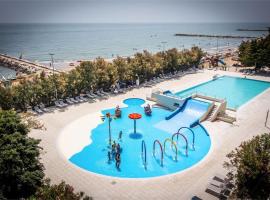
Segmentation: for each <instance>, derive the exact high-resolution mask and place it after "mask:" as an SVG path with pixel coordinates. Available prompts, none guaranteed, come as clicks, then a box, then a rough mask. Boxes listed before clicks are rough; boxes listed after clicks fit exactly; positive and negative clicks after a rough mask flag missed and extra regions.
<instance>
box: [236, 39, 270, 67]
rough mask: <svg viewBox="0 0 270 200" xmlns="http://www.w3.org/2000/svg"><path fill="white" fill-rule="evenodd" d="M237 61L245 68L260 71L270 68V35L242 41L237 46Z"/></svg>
mask: <svg viewBox="0 0 270 200" xmlns="http://www.w3.org/2000/svg"><path fill="white" fill-rule="evenodd" d="M238 50H239V59H240V61H241V62H242V64H243V65H245V66H247V67H252V66H255V67H256V69H260V68H261V67H264V66H270V56H269V55H270V35H267V36H266V37H264V38H256V39H253V40H248V41H243V42H242V43H241V45H240V46H239V49H238Z"/></svg>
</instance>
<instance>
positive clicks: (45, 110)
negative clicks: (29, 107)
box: [39, 103, 51, 112]
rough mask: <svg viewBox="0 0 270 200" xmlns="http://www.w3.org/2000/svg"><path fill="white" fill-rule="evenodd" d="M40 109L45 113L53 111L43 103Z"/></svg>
mask: <svg viewBox="0 0 270 200" xmlns="http://www.w3.org/2000/svg"><path fill="white" fill-rule="evenodd" d="M39 107H40V109H41V110H42V111H43V112H51V110H50V109H48V108H46V107H45V105H44V104H43V103H41V104H39Z"/></svg>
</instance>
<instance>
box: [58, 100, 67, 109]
mask: <svg viewBox="0 0 270 200" xmlns="http://www.w3.org/2000/svg"><path fill="white" fill-rule="evenodd" d="M58 102H59V104H60V105H62V106H63V107H66V106H68V104H66V103H64V101H63V100H59V101H58Z"/></svg>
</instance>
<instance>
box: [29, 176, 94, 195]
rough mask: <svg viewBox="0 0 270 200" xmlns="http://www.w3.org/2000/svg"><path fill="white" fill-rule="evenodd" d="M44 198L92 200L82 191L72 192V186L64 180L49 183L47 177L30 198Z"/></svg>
mask: <svg viewBox="0 0 270 200" xmlns="http://www.w3.org/2000/svg"><path fill="white" fill-rule="evenodd" d="M34 199H44V200H55V199H57V200H66V199H68V200H81V199H82V200H92V198H91V197H89V196H86V195H85V194H84V193H83V192H78V193H75V192H74V188H73V187H72V186H70V185H68V184H66V183H65V182H64V181H62V182H61V183H60V184H58V185H51V184H50V180H49V179H45V180H44V182H43V185H42V187H40V188H39V189H38V190H37V192H36V194H35V195H33V196H32V197H31V198H30V200H34Z"/></svg>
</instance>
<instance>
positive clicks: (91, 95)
mask: <svg viewBox="0 0 270 200" xmlns="http://www.w3.org/2000/svg"><path fill="white" fill-rule="evenodd" d="M194 71H195V70H194V69H190V70H188V71H186V72H182V71H178V72H175V73H168V74H160V75H159V76H158V77H154V78H153V79H152V80H150V81H147V82H145V83H143V84H141V85H140V86H142V87H152V86H153V85H155V84H157V83H160V82H162V81H164V80H167V79H172V78H177V77H179V76H182V75H184V74H185V73H193V72H194ZM135 87H137V86H136V85H128V86H127V87H125V88H120V87H118V88H114V89H112V91H111V93H112V94H121V93H125V92H126V90H130V89H133V88H135ZM109 95H110V93H108V92H105V91H104V90H103V89H100V90H98V91H96V92H93V91H87V92H86V93H85V94H83V95H82V96H77V97H74V98H73V97H71V98H66V99H65V100H62V99H60V100H57V101H55V102H54V104H55V106H56V107H57V108H65V107H67V106H68V105H72V104H77V103H82V102H86V101H88V99H92V100H94V99H98V98H108V97H109ZM33 110H34V111H35V112H36V113H37V114H42V113H44V112H51V110H50V109H48V108H45V106H44V104H40V105H38V106H34V107H33Z"/></svg>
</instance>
